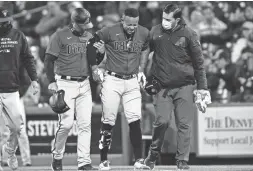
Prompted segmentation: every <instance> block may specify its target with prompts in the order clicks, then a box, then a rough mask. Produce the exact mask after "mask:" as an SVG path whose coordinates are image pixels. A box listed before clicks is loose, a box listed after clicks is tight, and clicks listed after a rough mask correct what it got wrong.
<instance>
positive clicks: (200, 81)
mask: <svg viewBox="0 0 253 171" xmlns="http://www.w3.org/2000/svg"><path fill="white" fill-rule="evenodd" d="M150 49H151V51H154V57H153V63H152V67H151V77H150V78H148V83H147V85H146V86H145V89H146V91H147V92H148V93H149V94H151V95H152V94H153V95H155V97H154V107H155V111H156V118H155V122H154V125H153V136H152V144H151V146H150V150H149V154H148V156H147V158H146V159H145V162H144V163H145V164H146V166H148V169H150V170H152V169H153V168H154V166H155V162H156V160H157V158H158V155H159V154H160V151H161V147H162V144H163V140H164V134H165V132H166V130H167V128H168V125H169V122H170V118H171V114H172V110H174V114H175V121H176V125H177V128H178V132H177V152H176V160H177V162H176V164H177V168H178V169H189V166H188V164H187V162H188V160H189V153H190V136H191V124H192V121H193V118H194V113H195V107H194V101H193V99H194V96H193V91H194V89H195V87H196V86H195V82H197V92H198V94H199V95H200V96H201V98H200V99H205V97H209V100H208V101H205V100H204V101H202V100H200V101H199V102H197V104H198V107H199V110H201V111H202V112H204V111H205V108H206V104H207V103H210V93H209V92H208V90H207V80H206V74H205V69H204V65H203V62H204V60H203V55H202V50H201V45H200V42H199V39H198V36H197V34H196V32H195V31H193V30H192V29H191V28H189V27H188V26H187V25H186V24H185V22H184V19H183V18H182V11H181V9H180V8H179V7H178V6H177V5H174V4H169V5H167V6H166V7H165V8H164V10H163V20H162V23H161V24H159V25H156V26H154V27H153V28H152V29H151V31H150Z"/></svg>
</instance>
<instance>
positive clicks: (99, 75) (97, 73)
mask: <svg viewBox="0 0 253 171" xmlns="http://www.w3.org/2000/svg"><path fill="white" fill-rule="evenodd" d="M92 76H93V80H94V81H97V82H103V81H104V72H103V71H102V70H101V69H99V68H97V69H95V70H94V71H93V74H92Z"/></svg>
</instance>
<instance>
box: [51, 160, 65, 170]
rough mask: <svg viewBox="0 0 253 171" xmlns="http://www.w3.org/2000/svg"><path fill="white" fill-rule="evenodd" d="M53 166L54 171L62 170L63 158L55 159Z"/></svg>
mask: <svg viewBox="0 0 253 171" xmlns="http://www.w3.org/2000/svg"><path fill="white" fill-rule="evenodd" d="M51 167H52V171H62V160H61V159H60V160H57V159H53V162H52V165H51Z"/></svg>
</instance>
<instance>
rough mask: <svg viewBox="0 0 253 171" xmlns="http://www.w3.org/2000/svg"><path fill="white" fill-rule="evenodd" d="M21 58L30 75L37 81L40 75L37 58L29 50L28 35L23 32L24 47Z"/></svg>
mask: <svg viewBox="0 0 253 171" xmlns="http://www.w3.org/2000/svg"><path fill="white" fill-rule="evenodd" d="M20 58H21V60H22V62H23V64H24V67H25V68H26V70H27V73H28V75H29V77H30V78H31V80H32V81H37V80H38V76H37V73H36V66H35V60H34V57H33V56H32V54H31V52H30V50H29V46H28V42H27V40H26V37H25V35H24V34H23V33H22V49H21V53H20Z"/></svg>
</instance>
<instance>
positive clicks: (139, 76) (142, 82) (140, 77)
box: [137, 72, 147, 88]
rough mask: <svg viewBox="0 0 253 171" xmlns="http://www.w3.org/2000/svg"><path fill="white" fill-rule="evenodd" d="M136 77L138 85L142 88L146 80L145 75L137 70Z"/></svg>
mask: <svg viewBox="0 0 253 171" xmlns="http://www.w3.org/2000/svg"><path fill="white" fill-rule="evenodd" d="M137 78H138V82H139V84H140V86H141V87H142V88H144V87H145V85H146V82H147V81H146V76H145V75H144V73H143V72H139V73H138V75H137Z"/></svg>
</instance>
